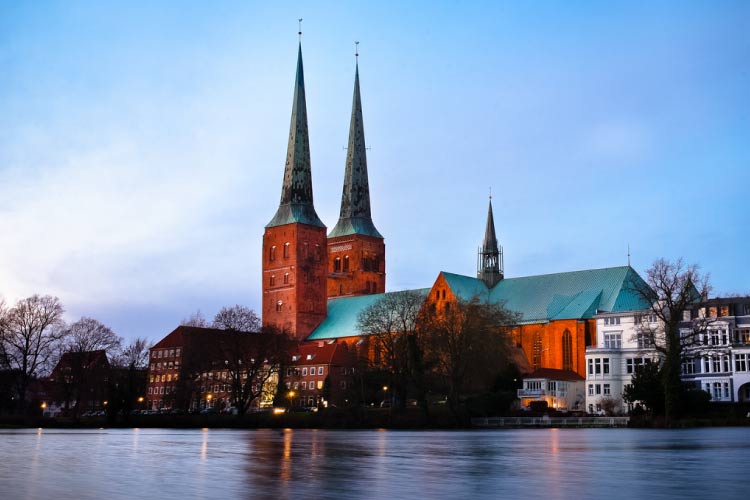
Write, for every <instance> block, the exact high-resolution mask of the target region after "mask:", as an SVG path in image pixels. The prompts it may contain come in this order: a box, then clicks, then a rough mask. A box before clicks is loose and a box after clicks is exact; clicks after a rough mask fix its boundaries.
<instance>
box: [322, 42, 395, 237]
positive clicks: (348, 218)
mask: <svg viewBox="0 0 750 500" xmlns="http://www.w3.org/2000/svg"><path fill="white" fill-rule="evenodd" d="M355 43H356V44H359V42H355ZM355 56H356V57H357V58H358V57H359V51H357V52H356V53H355ZM350 234H363V235H366V236H373V237H375V238H382V237H383V236H382V235H381V234H380V233H379V232H378V230H377V229H375V225H374V224H373V222H372V216H371V213H370V186H369V182H368V179H367V148H366V146H365V129H364V124H363V123H362V101H361V99H360V94H359V59H357V63H356V65H355V70H354V97H353V98H352V116H351V121H350V122H349V146H348V148H347V153H346V170H345V172H344V191H343V193H342V195H341V212H340V214H339V220H338V222H337V223H336V226H335V227H334V228H333V230H332V231H331V233H330V234H329V235H328V237H329V238H333V237H336V236H346V235H350Z"/></svg>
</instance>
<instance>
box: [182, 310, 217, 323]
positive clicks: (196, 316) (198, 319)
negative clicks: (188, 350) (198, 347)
mask: <svg viewBox="0 0 750 500" xmlns="http://www.w3.org/2000/svg"><path fill="white" fill-rule="evenodd" d="M180 326H195V327H198V328H208V327H209V326H210V325H209V324H208V321H206V318H205V317H204V316H203V313H201V311H200V309H199V310H197V311H196V312H194V313H193V314H191V315H190V316H188V317H187V318H183V319H182V321H180Z"/></svg>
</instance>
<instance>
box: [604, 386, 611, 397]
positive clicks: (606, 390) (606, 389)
mask: <svg viewBox="0 0 750 500" xmlns="http://www.w3.org/2000/svg"><path fill="white" fill-rule="evenodd" d="M609 394H610V389H609V384H604V395H605V396H609Z"/></svg>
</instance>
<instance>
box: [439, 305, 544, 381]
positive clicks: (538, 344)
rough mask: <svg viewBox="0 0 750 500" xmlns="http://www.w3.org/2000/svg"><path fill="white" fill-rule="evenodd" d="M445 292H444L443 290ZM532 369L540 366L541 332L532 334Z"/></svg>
mask: <svg viewBox="0 0 750 500" xmlns="http://www.w3.org/2000/svg"><path fill="white" fill-rule="evenodd" d="M443 293H445V292H443ZM533 354H534V356H533V357H534V359H533V363H534V369H535V370H537V369H539V368H540V367H541V366H542V334H541V333H539V332H536V334H534V353H533Z"/></svg>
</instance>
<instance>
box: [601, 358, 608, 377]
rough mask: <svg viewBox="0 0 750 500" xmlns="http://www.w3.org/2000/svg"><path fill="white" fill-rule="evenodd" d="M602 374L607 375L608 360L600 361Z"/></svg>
mask: <svg viewBox="0 0 750 500" xmlns="http://www.w3.org/2000/svg"><path fill="white" fill-rule="evenodd" d="M602 373H604V374H605V375H607V374H609V358H603V359H602Z"/></svg>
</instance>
